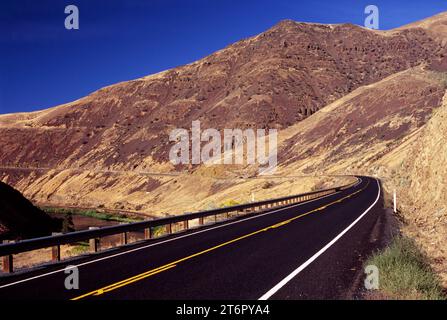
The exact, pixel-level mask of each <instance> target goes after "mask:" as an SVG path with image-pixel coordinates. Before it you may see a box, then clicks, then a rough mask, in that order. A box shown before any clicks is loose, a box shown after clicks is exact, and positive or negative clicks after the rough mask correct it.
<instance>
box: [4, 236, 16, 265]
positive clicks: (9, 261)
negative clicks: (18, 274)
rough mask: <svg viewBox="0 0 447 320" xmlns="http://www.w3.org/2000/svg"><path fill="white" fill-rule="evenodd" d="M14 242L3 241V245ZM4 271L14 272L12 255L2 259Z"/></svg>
mask: <svg viewBox="0 0 447 320" xmlns="http://www.w3.org/2000/svg"><path fill="white" fill-rule="evenodd" d="M9 242H13V241H8V240H3V243H4V244H6V243H9ZM2 269H3V272H5V273H12V272H14V257H13V255H12V254H10V255H7V256H4V257H2Z"/></svg>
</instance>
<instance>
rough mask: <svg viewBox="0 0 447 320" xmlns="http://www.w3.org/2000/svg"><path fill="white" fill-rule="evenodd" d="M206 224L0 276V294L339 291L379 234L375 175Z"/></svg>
mask: <svg viewBox="0 0 447 320" xmlns="http://www.w3.org/2000/svg"><path fill="white" fill-rule="evenodd" d="M360 178H361V181H360V183H359V184H357V185H356V186H354V187H351V188H349V189H346V190H343V191H340V192H338V193H336V194H333V195H330V196H326V197H322V198H319V199H315V200H312V201H308V202H305V203H302V204H297V205H291V206H289V207H287V208H284V209H279V210H272V211H269V212H266V213H263V214H260V215H255V216H245V217H242V218H240V219H238V220H235V221H231V222H227V223H224V224H220V225H214V226H209V227H207V228H205V229H199V230H193V231H190V232H188V233H183V234H177V235H173V236H170V237H167V238H163V239H157V240H150V241H147V242H144V243H140V244H138V245H130V246H127V247H125V248H122V249H119V250H115V251H112V252H108V253H101V254H97V255H93V256H89V257H87V258H83V259H78V260H75V261H71V264H74V265H77V267H78V269H79V285H80V288H79V289H78V290H67V289H65V287H64V281H65V278H66V276H67V274H65V273H64V267H65V264H58V265H53V266H51V267H47V268H42V269H41V270H33V271H31V272H27V273H22V274H14V275H12V276H4V277H0V299H50V298H51V299H75V300H82V299H310V298H311V299H314V298H316V299H339V298H351V297H352V296H353V295H354V293H355V287H356V286H357V287H358V286H359V284H361V282H360V281H362V280H361V277H360V276H361V274H362V263H363V261H364V260H365V257H366V256H367V255H368V254H370V253H371V251H372V250H373V249H375V248H376V247H377V245H378V243H379V242H380V241H379V240H380V237H381V233H382V231H383V210H382V199H381V190H380V184H379V182H378V180H376V179H373V178H369V177H360Z"/></svg>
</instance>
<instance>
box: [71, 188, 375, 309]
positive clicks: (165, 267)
mask: <svg viewBox="0 0 447 320" xmlns="http://www.w3.org/2000/svg"><path fill="white" fill-rule="evenodd" d="M368 185H369V181H368V183H367V184H366V186H365V187H364V188H362V189H359V190H357V191H356V192H353V193H351V194H349V195H347V196H345V197H343V198H341V199H339V200H336V201H333V202H330V203H329V204H326V205H324V206H321V207H318V208H316V209H313V210H311V211H308V212H306V213H303V214H300V215H298V216H296V217H293V218H291V219H287V220H284V221H282V222H279V223H276V224H274V225H271V226H269V227H266V228H262V229H259V230H257V231H254V232H251V233H248V234H246V235H243V236H241V237H238V238H235V239H232V240H230V241H227V242H224V243H221V244H218V245H216V246H214V247H211V248H208V249H205V250H203V251H199V252H197V253H194V254H192V255H190V256H187V257H184V258H181V259H178V260H176V261H173V262H170V263H168V264H165V265H163V266H161V267H158V268H155V269H151V270H149V271H146V272H143V273H140V274H137V275H135V276H133V277H130V278H127V279H124V280H121V281H118V282H115V283H112V284H110V285H108V286H105V287H103V288H100V289H97V290H94V291H91V292H88V293H86V294H83V295H81V296H77V297H75V298H72V299H71V300H80V299H83V298H86V297H89V296H99V295H102V294H104V293H106V292H110V291H113V290H116V289H118V288H121V287H124V286H126V285H128V284H131V283H134V282H137V281H140V280H142V279H146V278H148V277H151V276H153V275H156V274H158V273H161V272H163V271H166V270H169V269H172V268H174V267H175V266H177V265H178V264H179V263H181V262H184V261H186V260H190V259H192V258H195V257H197V256H200V255H203V254H205V253H208V252H210V251H214V250H216V249H219V248H222V247H225V246H227V245H229V244H232V243H235V242H238V241H240V240H243V239H246V238H248V237H252V236H254V235H256V234H258V233H262V232H265V231H268V230H270V229H274V228H279V227H282V226H284V225H286V224H288V223H290V222H292V221H294V220H297V219H300V218H302V217H304V216H307V215H309V214H311V213H314V212H317V211H320V210H323V209H325V208H327V207H329V206H331V205H334V204H336V203H340V202H342V201H344V200H346V199H348V198H351V197H352V196H354V195H356V194H357V193H360V192H362V191H363V190H365V189H366V188H367V187H368Z"/></svg>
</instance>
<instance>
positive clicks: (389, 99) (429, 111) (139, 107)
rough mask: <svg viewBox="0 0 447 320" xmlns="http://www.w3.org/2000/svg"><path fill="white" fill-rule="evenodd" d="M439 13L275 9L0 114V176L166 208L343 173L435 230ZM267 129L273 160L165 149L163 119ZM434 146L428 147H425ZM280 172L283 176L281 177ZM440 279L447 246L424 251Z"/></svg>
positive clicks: (439, 188)
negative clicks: (120, 78) (162, 61)
mask: <svg viewBox="0 0 447 320" xmlns="http://www.w3.org/2000/svg"><path fill="white" fill-rule="evenodd" d="M445 39H447V14H446V13H442V14H440V15H437V16H435V17H432V18H429V19H426V20H423V21H421V22H417V23H414V24H410V25H408V26H404V27H401V28H398V29H395V30H390V31H373V30H367V29H364V28H362V27H359V26H354V25H350V24H341V25H321V24H309V23H296V22H293V21H282V22H280V23H279V24H278V25H276V26H274V27H273V28H271V29H270V30H268V31H266V32H264V33H262V34H260V35H258V36H255V37H252V38H249V39H245V40H242V41H240V42H238V43H235V44H233V45H230V46H228V47H227V48H225V49H223V50H220V51H218V52H216V53H214V54H212V55H210V56H208V57H205V58H204V59H202V60H200V61H197V62H194V63H191V64H189V65H186V66H181V67H178V68H175V69H172V70H168V71H165V72H161V73H159V74H155V75H151V76H147V77H144V78H141V79H136V80H133V81H128V82H123V83H119V84H116V85H113V86H110V87H106V88H103V89H101V90H99V91H97V92H94V93H92V94H91V95H89V96H87V97H85V98H82V99H80V100H77V101H74V102H72V103H69V104H66V105H62V106H57V107H54V108H51V109H48V110H43V111H39V112H34V113H24V114H12V115H2V116H0V150H1V152H0V179H1V180H2V181H4V182H7V183H9V184H11V185H13V186H15V187H16V188H17V189H19V190H20V191H22V192H24V194H25V195H26V196H27V197H29V198H30V199H32V200H33V201H34V202H37V203H41V204H47V205H71V206H72V205H79V206H82V207H101V208H111V209H126V210H135V211H139V212H143V213H147V214H151V215H152V214H168V213H169V214H173V213H180V212H184V211H191V210H198V209H204V208H209V207H213V206H218V205H220V204H222V203H225V202H226V201H228V200H229V199H230V200H235V201H240V202H243V201H249V200H250V199H251V197H252V194H254V195H255V197H256V199H261V198H268V197H272V196H277V195H282V194H290V193H298V192H303V191H308V190H309V189H311V188H315V187H325V186H328V185H330V184H341V183H345V182H346V179H345V180H344V179H343V178H331V179H327V178H324V177H323V178H315V177H312V176H314V175H328V174H346V173H349V174H368V175H377V176H379V177H380V178H381V180H382V182H383V184H384V188H385V193H386V197H387V198H389V194H390V192H392V191H393V189H396V190H397V191H398V194H399V199H400V201H399V207H400V210H401V215H402V216H403V219H404V220H405V221H406V222H407V226H406V230H407V232H408V233H409V234H412V235H413V236H414V237H417V238H418V239H419V241H420V243H421V244H422V245H423V247H424V248H425V249H426V250H427V251H429V250H430V248H433V247H434V246H435V245H436V247H438V248H439V246H438V245H437V244H442V243H445V241H446V240H447V238H446V237H447V232H445V231H446V230H445V228H444V227H445V221H446V220H445V218H446V216H445V212H446V210H447V208H446V205H447V204H446V201H445V200H446V199H445V188H446V186H445V181H446V177H447V172H446V171H445V166H444V163H445V160H446V159H445V155H446V154H447V153H446V150H444V144H443V143H442V141H443V140H444V139H445V137H446V132H445V125H444V124H445V116H446V115H445V98H444V97H445V93H446V88H447V41H446V40H445ZM193 120H200V121H201V124H202V127H203V128H217V129H223V128H241V129H244V128H249V127H251V128H276V129H279V139H278V142H279V145H278V151H279V152H278V161H279V168H278V172H277V174H278V175H279V176H282V177H283V178H276V179H270V180H267V179H265V178H263V179H259V178H253V179H250V178H247V177H250V176H254V175H256V172H257V171H256V168H252V167H250V168H249V167H243V166H223V167H222V166H221V167H205V166H194V167H193V166H178V167H174V166H173V165H172V164H171V163H169V162H168V152H169V148H170V147H171V146H172V144H171V143H170V142H169V141H168V140H169V132H170V131H171V130H172V129H173V128H190V127H191V122H192V121H193ZM434 151H435V152H434ZM286 176H287V177H289V178H284V177H286ZM430 254H431V257H432V258H433V261H432V263H433V265H434V266H435V268H436V269H437V270H438V271H439V272H440V273H441V274H443V275H444V276H445V277H444V280H445V281H446V283H447V271H446V270H447V269H446V265H447V253H446V252H444V251H442V250H437V253H430Z"/></svg>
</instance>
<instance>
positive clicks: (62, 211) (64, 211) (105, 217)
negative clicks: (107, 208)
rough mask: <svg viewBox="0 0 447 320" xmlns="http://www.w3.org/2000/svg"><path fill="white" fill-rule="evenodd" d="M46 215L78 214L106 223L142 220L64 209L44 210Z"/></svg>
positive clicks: (118, 215)
mask: <svg viewBox="0 0 447 320" xmlns="http://www.w3.org/2000/svg"><path fill="white" fill-rule="evenodd" d="M42 210H44V211H45V212H46V213H55V214H65V215H66V214H76V215H81V216H85V217H91V218H95V219H100V220H105V221H117V222H127V223H131V222H138V221H141V220H142V219H138V218H129V217H127V216H126V215H124V214H114V213H106V212H98V211H95V210H82V209H64V208H42Z"/></svg>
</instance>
